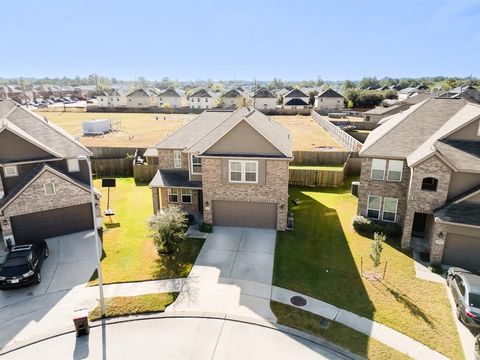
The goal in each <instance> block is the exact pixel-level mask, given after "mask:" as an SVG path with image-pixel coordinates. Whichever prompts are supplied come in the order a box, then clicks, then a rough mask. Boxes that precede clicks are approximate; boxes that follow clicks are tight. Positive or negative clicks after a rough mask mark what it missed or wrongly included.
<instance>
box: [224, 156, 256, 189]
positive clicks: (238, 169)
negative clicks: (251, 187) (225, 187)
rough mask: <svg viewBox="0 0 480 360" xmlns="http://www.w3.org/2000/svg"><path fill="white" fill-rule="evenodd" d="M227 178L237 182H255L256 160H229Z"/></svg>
mask: <svg viewBox="0 0 480 360" xmlns="http://www.w3.org/2000/svg"><path fill="white" fill-rule="evenodd" d="M229 180H230V182H237V183H257V182H258V161H246V160H230V161H229Z"/></svg>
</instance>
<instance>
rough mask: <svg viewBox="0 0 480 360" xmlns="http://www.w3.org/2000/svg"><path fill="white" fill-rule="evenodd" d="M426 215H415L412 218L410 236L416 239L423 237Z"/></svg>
mask: <svg viewBox="0 0 480 360" xmlns="http://www.w3.org/2000/svg"><path fill="white" fill-rule="evenodd" d="M427 216H428V214H423V213H415V215H414V216H413V226H412V235H413V236H418V237H424V236H425V228H426V226H427Z"/></svg>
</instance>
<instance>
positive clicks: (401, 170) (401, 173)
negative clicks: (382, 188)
mask: <svg viewBox="0 0 480 360" xmlns="http://www.w3.org/2000/svg"><path fill="white" fill-rule="evenodd" d="M392 161H396V162H400V163H402V166H401V168H400V179H399V180H391V179H389V176H390V163H391V162H392ZM403 164H404V161H403V160H393V159H392V160H388V165H387V181H393V182H402V178H403Z"/></svg>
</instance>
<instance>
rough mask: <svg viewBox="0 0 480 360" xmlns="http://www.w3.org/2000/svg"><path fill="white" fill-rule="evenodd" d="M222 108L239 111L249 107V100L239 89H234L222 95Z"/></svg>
mask: <svg viewBox="0 0 480 360" xmlns="http://www.w3.org/2000/svg"><path fill="white" fill-rule="evenodd" d="M222 103H223V104H222V107H223V108H224V109H238V108H241V107H244V106H247V105H248V104H247V98H246V96H245V94H244V93H243V92H241V91H240V90H238V89H232V90H229V91H227V92H226V93H225V94H223V95H222Z"/></svg>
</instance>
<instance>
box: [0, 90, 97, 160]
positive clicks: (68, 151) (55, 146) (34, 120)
mask: <svg viewBox="0 0 480 360" xmlns="http://www.w3.org/2000/svg"><path fill="white" fill-rule="evenodd" d="M3 120H6V121H5V122H4V124H2V121H3ZM11 125H13V126H11ZM2 126H8V127H10V128H12V129H19V130H20V131H21V132H22V134H24V135H26V136H25V137H28V138H30V139H32V140H29V141H30V142H32V143H34V144H36V145H37V146H38V145H39V144H41V145H42V146H43V147H44V148H46V149H50V150H51V151H52V152H54V153H55V154H56V155H59V156H62V157H65V158H71V157H77V156H78V155H87V156H90V155H92V153H91V152H90V151H89V150H88V149H87V148H86V147H85V146H83V145H82V144H80V143H79V142H78V141H76V140H75V138H74V137H73V136H72V135H70V134H69V133H68V132H66V131H65V130H63V129H62V128H60V127H59V126H58V125H56V124H54V123H52V122H50V121H48V120H46V119H45V118H42V117H41V116H39V115H37V114H35V113H34V112H32V111H30V110H28V109H27V108H25V107H23V106H21V105H19V104H17V103H16V102H14V101H13V100H9V99H3V100H0V127H2Z"/></svg>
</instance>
